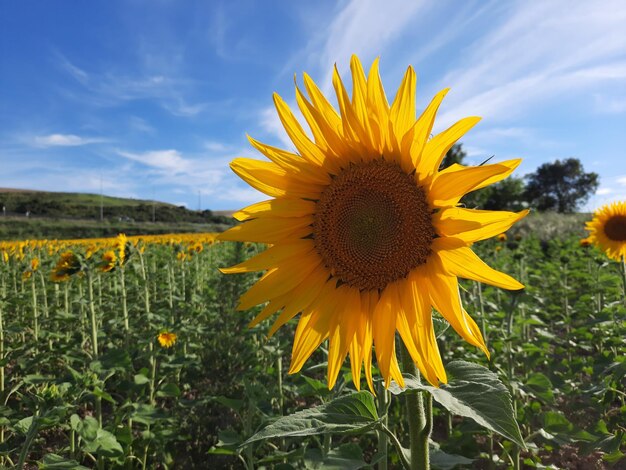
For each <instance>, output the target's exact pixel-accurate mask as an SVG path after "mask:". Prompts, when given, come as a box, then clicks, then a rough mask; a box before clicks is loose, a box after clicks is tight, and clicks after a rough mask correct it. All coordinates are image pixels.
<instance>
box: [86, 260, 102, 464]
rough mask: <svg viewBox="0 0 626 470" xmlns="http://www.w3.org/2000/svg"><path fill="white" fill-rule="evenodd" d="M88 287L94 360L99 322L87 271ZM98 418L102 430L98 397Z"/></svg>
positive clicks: (89, 272) (98, 399)
mask: <svg viewBox="0 0 626 470" xmlns="http://www.w3.org/2000/svg"><path fill="white" fill-rule="evenodd" d="M87 286H88V293H89V314H90V317H91V343H92V352H93V360H94V361H95V360H96V359H97V358H98V322H97V320H96V306H95V303H94V298H93V275H92V273H91V271H87ZM96 418H97V420H98V425H99V426H100V428H102V397H99V396H97V397H96ZM97 465H98V469H103V468H104V460H103V459H102V458H101V457H100V456H98V463H97Z"/></svg>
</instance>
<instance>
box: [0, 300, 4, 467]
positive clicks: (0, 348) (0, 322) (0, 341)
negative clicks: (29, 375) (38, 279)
mask: <svg viewBox="0 0 626 470" xmlns="http://www.w3.org/2000/svg"><path fill="white" fill-rule="evenodd" d="M2 294H3V295H2V298H0V361H3V360H4V318H3V308H4V297H5V295H4V294H5V292H3V293H2ZM3 364H4V363H3ZM0 399H2V400H4V365H0ZM3 443H4V425H2V426H0V444H3ZM3 461H4V459H1V460H0V463H1V462H3Z"/></svg>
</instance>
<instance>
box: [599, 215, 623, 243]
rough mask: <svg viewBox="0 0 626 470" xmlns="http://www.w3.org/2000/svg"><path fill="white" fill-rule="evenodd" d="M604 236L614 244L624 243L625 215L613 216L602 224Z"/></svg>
mask: <svg viewBox="0 0 626 470" xmlns="http://www.w3.org/2000/svg"><path fill="white" fill-rule="evenodd" d="M604 233H605V234H606V236H607V237H608V238H609V239H611V240H613V241H616V242H623V241H626V215H614V216H613V217H611V218H610V219H609V220H607V221H606V223H605V224H604Z"/></svg>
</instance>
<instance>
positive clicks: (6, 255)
mask: <svg viewBox="0 0 626 470" xmlns="http://www.w3.org/2000/svg"><path fill="white" fill-rule="evenodd" d="M2 260H3V261H4V262H5V263H8V262H9V254H8V253H7V252H6V251H3V252H2Z"/></svg>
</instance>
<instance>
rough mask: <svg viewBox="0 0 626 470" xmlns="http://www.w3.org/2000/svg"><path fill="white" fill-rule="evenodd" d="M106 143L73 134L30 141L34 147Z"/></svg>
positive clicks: (52, 135) (98, 139)
mask: <svg viewBox="0 0 626 470" xmlns="http://www.w3.org/2000/svg"><path fill="white" fill-rule="evenodd" d="M102 142H107V139H103V138H98V137H80V136H78V135H75V134H49V135H39V136H35V137H33V139H32V145H34V146H36V147H77V146H80V145H88V144H98V143H102Z"/></svg>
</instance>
